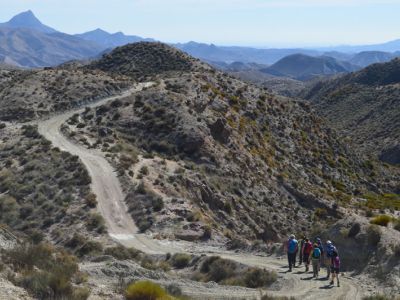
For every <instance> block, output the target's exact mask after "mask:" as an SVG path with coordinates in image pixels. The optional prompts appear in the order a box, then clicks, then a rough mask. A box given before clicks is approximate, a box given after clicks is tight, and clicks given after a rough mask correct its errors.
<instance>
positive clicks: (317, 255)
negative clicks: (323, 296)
mask: <svg viewBox="0 0 400 300" xmlns="http://www.w3.org/2000/svg"><path fill="white" fill-rule="evenodd" d="M311 262H312V268H313V278H318V274H319V268H320V263H321V250H320V249H319V247H318V244H317V243H315V244H314V249H313V251H312V254H311Z"/></svg>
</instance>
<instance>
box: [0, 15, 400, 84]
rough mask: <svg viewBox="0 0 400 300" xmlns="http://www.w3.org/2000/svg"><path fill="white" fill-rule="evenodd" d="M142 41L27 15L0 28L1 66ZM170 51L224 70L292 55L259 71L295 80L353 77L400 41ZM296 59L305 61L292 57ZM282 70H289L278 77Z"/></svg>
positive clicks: (92, 53) (49, 62)
mask: <svg viewBox="0 0 400 300" xmlns="http://www.w3.org/2000/svg"><path fill="white" fill-rule="evenodd" d="M141 41H148V42H151V41H154V39H151V38H143V37H140V36H136V35H125V34H124V33H122V32H116V33H108V32H106V31H104V30H102V29H100V28H98V29H96V30H93V31H89V32H85V33H81V34H75V35H70V34H65V33H62V32H59V31H57V30H56V29H54V28H52V27H50V26H47V25H44V24H43V23H42V22H41V21H40V20H39V19H37V18H36V17H35V15H34V14H33V12H32V11H26V12H23V13H20V14H18V15H16V16H15V17H13V18H12V19H11V20H9V21H8V22H5V23H1V24H0V62H3V63H6V64H11V65H15V66H21V67H27V68H36V67H46V66H54V65H58V64H61V63H63V62H66V61H69V60H87V59H92V58H95V57H97V56H99V55H101V54H102V53H104V52H105V51H110V50H111V49H113V48H115V47H118V46H122V45H125V44H128V43H136V42H141ZM172 46H174V47H176V48H178V49H180V50H182V51H184V52H186V53H188V54H190V55H191V56H194V57H196V58H199V59H201V60H203V61H205V62H208V63H212V64H213V65H220V66H224V64H232V63H235V62H241V63H245V64H249V63H252V64H260V65H272V64H275V63H278V62H279V61H280V60H282V59H283V58H285V57H287V56H289V57H288V58H287V59H285V60H284V61H281V62H279V64H278V65H277V66H274V67H271V68H269V69H268V68H265V66H262V67H260V68H259V69H261V68H263V69H265V70H264V71H266V72H267V73H273V74H278V75H282V76H287V74H288V75H289V77H291V78H311V77H313V76H314V75H316V76H320V75H331V74H337V73H342V72H349V71H353V70H355V69H360V68H362V67H365V66H367V65H369V64H371V63H376V62H387V61H389V60H391V59H393V58H394V57H396V56H398V55H400V52H397V53H395V52H394V51H399V50H400V41H392V42H389V43H385V44H381V45H372V46H357V47H333V48H320V49H318V48H316V49H302V48H293V49H278V48H276V49H274V48H270V49H256V48H251V47H236V46H233V47H228V46H217V45H214V44H210V45H208V44H203V43H197V42H193V41H192V42H188V43H178V44H173V45H172ZM383 50H385V51H391V52H384V51H383ZM356 51H362V52H361V53H358V52H356ZM298 54H301V55H303V56H294V57H293V56H292V55H298ZM306 56H308V58H307V57H306ZM335 60H336V61H335ZM307 62H309V63H311V64H312V66H311V67H310V68H309V70H308V71H306V72H305V73H304V74H301V73H302V72H300V73H299V71H296V70H299V69H301V68H302V67H303V66H304V65H303V64H304V63H307ZM288 63H293V64H294V65H293V68H292V69H291V70H289V69H288V67H290V66H285V65H287V64H288ZM317 65H319V66H318V67H317ZM283 66H285V68H286V70H285V71H284V72H280V69H281V68H282V67H283ZM222 69H224V67H222Z"/></svg>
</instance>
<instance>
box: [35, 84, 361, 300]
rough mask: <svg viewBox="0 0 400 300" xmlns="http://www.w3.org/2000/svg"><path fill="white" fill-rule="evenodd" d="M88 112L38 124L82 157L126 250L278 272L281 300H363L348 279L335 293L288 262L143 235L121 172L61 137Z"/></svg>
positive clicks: (214, 294)
mask: <svg viewBox="0 0 400 300" xmlns="http://www.w3.org/2000/svg"><path fill="white" fill-rule="evenodd" d="M152 84H153V83H141V84H137V85H136V86H135V87H133V88H132V89H130V90H128V91H125V92H123V93H122V94H120V95H118V96H112V97H108V98H105V99H103V100H100V101H97V102H95V103H92V104H89V105H87V106H88V107H96V106H99V105H102V104H104V103H106V102H108V101H112V100H115V99H119V98H123V97H126V96H129V95H131V94H133V93H136V92H138V91H140V90H142V89H143V88H145V87H148V86H151V85H152ZM83 110H84V107H83V108H79V109H76V110H72V111H68V112H66V113H62V114H59V115H55V116H53V117H50V118H49V119H47V120H42V121H39V122H38V123H37V125H38V130H39V133H40V134H42V135H43V136H44V137H45V138H46V139H48V140H49V141H51V142H52V143H53V146H54V147H58V148H60V149H61V150H63V151H66V152H69V153H71V154H73V155H77V156H79V158H80V159H81V161H82V162H83V164H84V165H85V166H86V168H87V170H88V172H89V174H90V176H91V178H92V185H91V188H92V190H93V192H94V193H95V194H96V196H97V201H98V210H99V212H100V213H101V214H102V216H103V217H104V220H105V223H106V226H107V229H108V233H109V235H110V237H111V238H113V239H114V240H115V241H117V242H119V243H120V244H122V245H124V246H126V247H135V248H136V249H139V250H141V251H143V252H145V253H148V254H165V253H177V252H191V253H194V254H207V255H219V256H221V257H224V258H228V259H232V260H235V261H237V262H240V263H243V264H246V265H249V266H258V267H262V268H268V269H274V270H276V271H277V272H278V274H279V276H281V277H283V280H284V282H285V287H284V288H282V289H280V290H277V291H270V294H272V295H277V296H295V297H299V298H302V299H318V298H319V299H348V300H354V299H361V298H362V295H361V294H360V288H359V287H358V286H357V284H356V283H355V282H354V281H353V280H351V279H348V278H342V280H341V287H340V288H337V287H333V288H332V287H329V286H328V285H327V281H319V280H311V279H310V274H304V273H302V272H296V270H295V272H294V273H286V272H284V271H286V269H284V267H285V265H286V261H285V260H279V259H277V258H276V257H264V256H256V255H250V254H235V253H231V252H226V251H221V250H218V249H211V248H209V247H208V248H206V247H203V246H201V245H198V244H196V245H195V244H191V243H188V242H176V241H166V240H162V241H160V240H155V239H152V238H151V237H150V236H148V235H144V234H139V233H138V229H137V227H136V225H135V223H134V222H133V220H132V217H131V216H130V214H129V213H128V211H127V207H126V204H125V202H124V193H123V191H122V188H121V185H120V182H119V180H118V177H117V174H116V173H115V170H114V169H113V167H112V166H111V165H110V163H109V162H108V161H107V160H106V159H105V157H104V155H103V154H102V153H101V152H100V151H98V150H95V149H86V148H84V147H83V146H80V145H78V144H75V143H73V142H71V141H70V140H68V139H67V138H66V137H65V136H64V135H62V133H61V131H60V127H61V125H62V124H63V123H64V122H65V121H67V120H68V119H69V118H70V117H72V115H73V114H75V113H79V112H82V111H83ZM183 290H184V292H186V293H187V294H188V295H190V296H192V297H193V298H196V299H238V298H240V299H243V298H250V299H254V298H256V299H259V298H260V292H259V291H257V290H254V291H249V292H246V294H245V295H243V294H235V293H232V294H229V287H224V288H221V289H212V291H210V292H211V294H207V293H200V292H198V291H196V290H191V289H187V290H186V289H185V288H184V287H183Z"/></svg>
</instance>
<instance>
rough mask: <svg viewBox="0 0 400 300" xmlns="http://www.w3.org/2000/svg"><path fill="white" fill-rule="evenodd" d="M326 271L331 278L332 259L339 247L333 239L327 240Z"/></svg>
mask: <svg viewBox="0 0 400 300" xmlns="http://www.w3.org/2000/svg"><path fill="white" fill-rule="evenodd" d="M325 250H326V251H325V252H326V263H325V264H326V271H327V275H326V278H327V279H329V278H330V277H331V265H332V264H331V260H332V258H333V253H334V252H335V251H336V252H337V249H336V247H335V246H334V245H333V244H332V242H331V241H327V242H326V249H325Z"/></svg>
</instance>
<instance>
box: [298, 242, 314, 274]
mask: <svg viewBox="0 0 400 300" xmlns="http://www.w3.org/2000/svg"><path fill="white" fill-rule="evenodd" d="M313 249H314V248H313V244H312V243H311V242H310V240H309V239H307V238H306V239H305V240H304V244H303V248H302V250H301V252H302V253H303V261H304V264H305V266H306V272H308V270H309V267H310V255H311V252H312V251H313Z"/></svg>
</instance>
